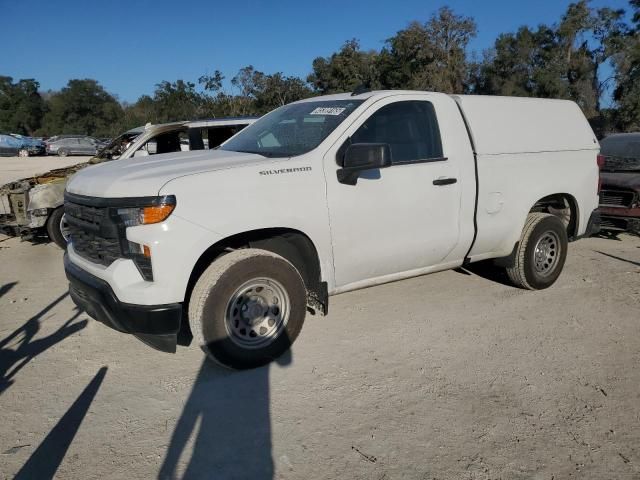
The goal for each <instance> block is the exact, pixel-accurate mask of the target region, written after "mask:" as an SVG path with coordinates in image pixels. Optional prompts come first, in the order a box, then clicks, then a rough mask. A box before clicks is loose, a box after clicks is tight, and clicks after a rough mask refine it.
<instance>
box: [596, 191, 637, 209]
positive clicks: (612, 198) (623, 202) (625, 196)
mask: <svg viewBox="0 0 640 480" xmlns="http://www.w3.org/2000/svg"><path fill="white" fill-rule="evenodd" d="M633 198H634V193H633V192H628V191H624V190H606V189H603V190H601V191H600V205H602V206H603V207H624V208H630V207H631V205H632V204H633Z"/></svg>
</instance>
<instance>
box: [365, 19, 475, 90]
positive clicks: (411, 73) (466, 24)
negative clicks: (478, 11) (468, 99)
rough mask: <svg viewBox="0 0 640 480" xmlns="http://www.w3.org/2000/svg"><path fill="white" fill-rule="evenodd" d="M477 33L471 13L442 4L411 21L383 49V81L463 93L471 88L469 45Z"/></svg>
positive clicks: (418, 87) (380, 60) (387, 83)
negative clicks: (459, 12) (419, 19)
mask: <svg viewBox="0 0 640 480" xmlns="http://www.w3.org/2000/svg"><path fill="white" fill-rule="evenodd" d="M475 35H476V24H475V22H474V21H473V19H472V18H470V17H464V16H462V15H457V14H456V13H455V12H453V10H451V9H450V8H448V7H442V8H440V10H438V12H437V13H436V14H435V15H433V16H432V17H431V18H430V19H429V20H428V21H427V22H426V23H418V22H412V23H411V24H409V26H408V27H407V28H406V29H404V30H400V31H399V32H398V33H396V35H395V36H393V37H391V38H389V39H388V40H387V42H386V45H385V47H384V48H383V49H382V52H381V53H380V57H379V61H378V65H379V67H378V70H379V71H380V83H381V84H382V85H383V86H385V87H387V88H411V89H417V90H435V91H440V92H447V93H463V92H464V91H466V90H467V89H468V88H467V86H468V82H469V71H470V62H469V60H468V58H467V47H468V45H469V42H470V41H471V39H472V38H473V37H474V36H475Z"/></svg>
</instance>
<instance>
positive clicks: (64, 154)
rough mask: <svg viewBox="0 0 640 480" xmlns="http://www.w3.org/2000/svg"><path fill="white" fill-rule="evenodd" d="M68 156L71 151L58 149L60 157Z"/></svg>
mask: <svg viewBox="0 0 640 480" xmlns="http://www.w3.org/2000/svg"><path fill="white" fill-rule="evenodd" d="M67 155H69V150H67V149H66V148H59V149H58V156H59V157H66V156H67Z"/></svg>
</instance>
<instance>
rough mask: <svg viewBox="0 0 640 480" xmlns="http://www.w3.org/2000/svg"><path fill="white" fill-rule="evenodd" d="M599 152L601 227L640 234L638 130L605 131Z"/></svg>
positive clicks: (607, 230)
mask: <svg viewBox="0 0 640 480" xmlns="http://www.w3.org/2000/svg"><path fill="white" fill-rule="evenodd" d="M600 154H601V155H602V156H603V157H604V164H603V166H602V168H601V171H602V174H601V177H600V178H601V181H602V189H601V190H600V208H599V210H600V217H601V229H602V230H603V231H605V232H609V233H613V234H616V233H619V232H632V233H636V234H640V132H639V133H618V134H615V135H609V136H608V137H606V138H604V139H603V140H602V141H601V142H600Z"/></svg>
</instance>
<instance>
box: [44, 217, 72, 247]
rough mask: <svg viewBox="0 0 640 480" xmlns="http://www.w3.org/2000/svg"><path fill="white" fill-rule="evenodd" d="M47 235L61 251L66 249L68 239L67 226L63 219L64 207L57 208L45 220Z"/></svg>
mask: <svg viewBox="0 0 640 480" xmlns="http://www.w3.org/2000/svg"><path fill="white" fill-rule="evenodd" d="M47 235H49V239H51V240H52V241H53V242H55V244H56V245H58V246H59V247H60V248H61V249H63V250H66V249H67V240H68V238H69V226H68V225H67V221H66V220H65V218H64V207H58V208H56V209H55V210H54V211H53V212H51V215H49V218H48V219H47Z"/></svg>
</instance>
